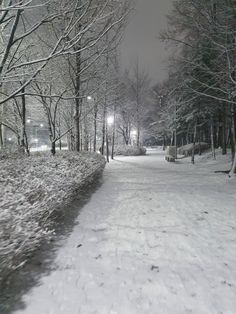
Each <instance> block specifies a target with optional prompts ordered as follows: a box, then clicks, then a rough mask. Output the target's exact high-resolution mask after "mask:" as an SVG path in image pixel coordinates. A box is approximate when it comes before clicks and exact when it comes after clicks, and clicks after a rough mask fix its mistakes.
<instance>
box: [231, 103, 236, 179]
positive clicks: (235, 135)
mask: <svg viewBox="0 0 236 314" xmlns="http://www.w3.org/2000/svg"><path fill="white" fill-rule="evenodd" d="M231 147H232V161H233V163H232V168H231V171H230V175H233V174H236V155H235V152H236V132H235V108H234V105H231Z"/></svg>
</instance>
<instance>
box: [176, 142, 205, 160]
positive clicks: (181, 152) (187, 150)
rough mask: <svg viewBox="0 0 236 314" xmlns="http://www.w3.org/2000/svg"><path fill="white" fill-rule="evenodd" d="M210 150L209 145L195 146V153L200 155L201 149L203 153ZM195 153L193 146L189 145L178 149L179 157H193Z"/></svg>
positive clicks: (202, 143) (198, 144)
mask: <svg viewBox="0 0 236 314" xmlns="http://www.w3.org/2000/svg"><path fill="white" fill-rule="evenodd" d="M208 148H209V144H207V143H204V142H201V143H196V144H195V149H194V152H195V154H197V153H199V150H200V149H201V151H202V152H204V151H206V150H207V149H208ZM192 151H193V144H188V145H184V146H182V147H180V148H179V149H178V154H179V155H184V156H185V157H188V156H191V155H192Z"/></svg>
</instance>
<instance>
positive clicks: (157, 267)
mask: <svg viewBox="0 0 236 314" xmlns="http://www.w3.org/2000/svg"><path fill="white" fill-rule="evenodd" d="M151 271H156V272H157V273H159V272H160V269H159V266H155V265H152V266H151Z"/></svg>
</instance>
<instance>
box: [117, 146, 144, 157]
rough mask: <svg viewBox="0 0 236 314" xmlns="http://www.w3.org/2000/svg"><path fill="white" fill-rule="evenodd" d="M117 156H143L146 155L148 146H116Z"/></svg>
mask: <svg viewBox="0 0 236 314" xmlns="http://www.w3.org/2000/svg"><path fill="white" fill-rule="evenodd" d="M115 155H116V156H120V155H122V156H142V155H146V148H144V147H137V146H131V145H123V146H117V147H115Z"/></svg>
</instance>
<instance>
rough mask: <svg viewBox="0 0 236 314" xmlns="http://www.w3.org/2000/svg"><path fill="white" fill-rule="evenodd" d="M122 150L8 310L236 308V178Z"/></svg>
mask: <svg viewBox="0 0 236 314" xmlns="http://www.w3.org/2000/svg"><path fill="white" fill-rule="evenodd" d="M218 167H219V165H217V164H214V163H212V162H208V163H207V164H204V163H199V164H198V165H195V166H193V165H191V164H190V163H189V161H185V160H184V161H179V162H177V163H173V164H172V163H166V162H165V161H164V156H163V152H162V151H161V150H159V151H157V150H153V151H149V152H148V155H147V156H143V157H119V158H117V160H116V161H113V162H111V163H110V164H109V165H108V166H107V167H106V170H105V173H104V182H103V184H102V186H101V187H100V188H99V189H98V190H97V191H96V192H95V193H94V194H93V196H92V198H91V200H90V201H89V202H88V203H87V204H86V205H85V206H84V207H83V209H82V210H81V213H80V215H79V216H78V218H77V220H78V224H77V225H76V226H75V227H74V230H73V231H72V233H71V234H70V236H69V237H68V238H67V239H64V240H63V242H62V244H61V247H60V248H59V249H58V252H57V256H56V258H55V260H54V262H53V265H52V270H51V272H50V273H49V274H44V275H42V278H41V279H40V282H39V285H37V286H36V287H34V288H32V289H31V290H30V291H29V292H28V293H27V294H26V295H25V296H24V297H23V303H24V307H23V308H21V309H18V310H16V311H15V312H14V313H15V314H62V313H63V314H77V313H81V314H90V313H91V314H92V313H94V314H95V313H97V314H118V313H119V314H165V313H167V314H185V313H194V314H199V313H201V314H222V313H224V314H234V313H236V297H235V296H236V199H235V187H236V185H235V180H234V179H233V180H229V179H227V177H226V176H225V175H223V174H215V173H214V170H215V169H216V168H218Z"/></svg>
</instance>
